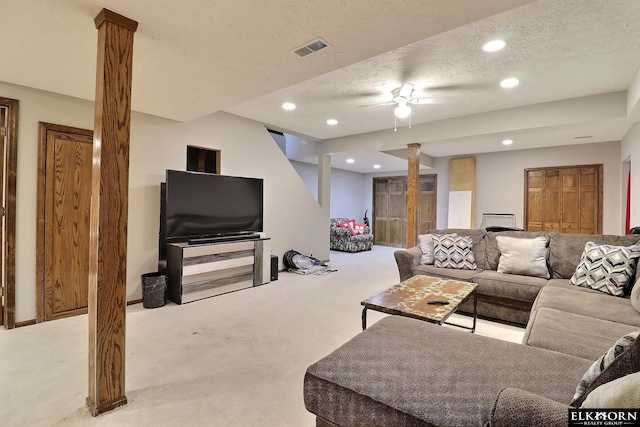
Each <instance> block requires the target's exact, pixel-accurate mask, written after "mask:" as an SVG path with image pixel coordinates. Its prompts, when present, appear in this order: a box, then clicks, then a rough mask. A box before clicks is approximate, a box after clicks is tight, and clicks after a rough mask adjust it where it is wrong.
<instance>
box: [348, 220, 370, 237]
mask: <svg viewBox="0 0 640 427" xmlns="http://www.w3.org/2000/svg"><path fill="white" fill-rule="evenodd" d="M366 227H367V226H366V225H365V224H359V223H357V222H354V224H353V225H352V226H351V228H349V230H350V231H351V235H352V236H355V235H356V234H364V231H365V229H366Z"/></svg>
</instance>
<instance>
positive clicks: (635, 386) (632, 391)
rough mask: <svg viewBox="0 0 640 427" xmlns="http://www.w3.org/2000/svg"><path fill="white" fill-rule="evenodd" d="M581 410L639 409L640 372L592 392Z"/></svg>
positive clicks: (603, 385) (605, 384) (606, 384)
mask: <svg viewBox="0 0 640 427" xmlns="http://www.w3.org/2000/svg"><path fill="white" fill-rule="evenodd" d="M580 407H581V408H640V372H636V373H635V374H629V375H626V376H624V377H621V378H618V379H616V380H613V381H611V382H608V383H604V384H602V385H601V386H599V387H597V388H596V389H595V390H593V391H592V392H591V393H589V395H588V396H587V398H586V399H585V400H584V403H583V404H582V406H580Z"/></svg>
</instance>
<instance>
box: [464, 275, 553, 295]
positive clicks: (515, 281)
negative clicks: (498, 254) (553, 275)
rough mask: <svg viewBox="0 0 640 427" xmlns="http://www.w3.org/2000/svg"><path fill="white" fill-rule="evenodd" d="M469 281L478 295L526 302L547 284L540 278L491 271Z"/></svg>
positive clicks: (475, 276)
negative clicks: (475, 285)
mask: <svg viewBox="0 0 640 427" xmlns="http://www.w3.org/2000/svg"><path fill="white" fill-rule="evenodd" d="M471 281H472V282H473V283H476V284H477V285H478V288H477V290H476V292H477V293H478V295H490V296H494V297H500V298H502V299H514V300H518V301H527V302H533V301H534V300H535V299H536V296H537V295H538V292H540V289H541V288H542V287H543V286H544V285H546V284H547V280H546V279H542V278H540V277H530V276H520V275H516V274H503V273H498V272H497V271H492V270H483V271H481V272H479V273H478V274H475V275H474V276H473V277H472V279H471Z"/></svg>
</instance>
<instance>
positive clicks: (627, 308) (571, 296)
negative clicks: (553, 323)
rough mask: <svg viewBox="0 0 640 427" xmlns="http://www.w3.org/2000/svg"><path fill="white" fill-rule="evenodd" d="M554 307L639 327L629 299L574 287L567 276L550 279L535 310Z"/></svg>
mask: <svg viewBox="0 0 640 427" xmlns="http://www.w3.org/2000/svg"><path fill="white" fill-rule="evenodd" d="M538 307H548V308H554V309H556V310H560V311H566V312H568V313H574V314H580V315H583V316H588V317H592V318H594V319H602V320H608V321H610V322H616V323H622V324H626V325H632V326H635V327H636V329H637V328H639V327H640V315H639V314H638V312H637V311H636V310H635V309H634V308H633V306H632V305H631V301H630V300H629V299H627V298H617V297H614V296H611V295H607V294H604V293H602V292H598V291H594V290H592V289H589V288H581V287H578V286H573V285H571V284H570V283H569V281H568V280H565V279H551V280H549V283H548V284H547V285H546V286H545V287H544V288H542V290H541V291H540V294H539V295H538V298H537V299H536V301H535V303H534V306H533V310H536V309H537V308H538Z"/></svg>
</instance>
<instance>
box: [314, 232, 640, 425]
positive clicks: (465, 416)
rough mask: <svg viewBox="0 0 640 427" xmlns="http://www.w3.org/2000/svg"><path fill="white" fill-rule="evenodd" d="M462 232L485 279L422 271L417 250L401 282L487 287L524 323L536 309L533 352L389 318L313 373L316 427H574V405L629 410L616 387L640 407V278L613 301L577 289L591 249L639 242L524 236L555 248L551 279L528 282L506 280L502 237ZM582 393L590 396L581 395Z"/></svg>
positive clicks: (491, 300) (477, 273)
mask: <svg viewBox="0 0 640 427" xmlns="http://www.w3.org/2000/svg"><path fill="white" fill-rule="evenodd" d="M446 231H447V232H452V230H446ZM455 232H456V233H458V234H463V235H466V236H470V237H472V240H473V247H472V250H473V252H474V255H475V256H476V261H477V263H478V265H477V267H478V268H477V269H476V270H474V271H472V270H466V271H463V270H455V269H438V267H434V266H426V265H421V264H420V262H419V261H418V262H417V263H416V258H417V259H418V260H419V259H420V255H421V251H420V249H419V248H418V249H417V251H419V252H417V251H416V248H412V249H409V250H407V251H404V252H405V253H403V251H398V252H399V253H400V257H398V252H396V260H398V267H399V271H400V276H401V279H402V280H404V279H406V278H407V277H410V275H413V274H428V275H433V276H438V277H450V278H456V279H458V280H469V281H473V282H475V283H478V293H479V295H478V298H479V301H480V299H481V298H482V300H483V302H484V305H483V306H484V308H485V311H484V313H483V314H484V315H485V316H490V317H493V318H497V319H501V320H507V321H510V322H512V321H514V319H516V320H519V321H518V323H523V322H522V321H521V319H522V317H520V316H521V314H517V315H515V316H514V313H520V312H526V314H527V317H528V319H527V321H525V323H526V324H527V327H526V331H525V336H524V340H523V343H522V344H516V343H510V342H503V341H500V340H496V339H493V338H487V337H482V336H478V335H474V334H469V333H468V332H462V331H460V330H458V329H457V328H446V327H442V326H438V325H434V324H430V323H426V322H421V321H418V320H414V319H408V318H404V317H400V316H389V317H386V318H383V319H382V320H381V321H379V322H378V323H376V324H374V325H372V326H370V327H369V328H368V329H367V330H365V331H363V332H362V333H360V334H358V335H357V336H356V337H354V338H353V339H351V340H350V341H349V342H347V343H345V344H344V345H343V346H341V347H340V348H338V349H337V350H335V351H334V352H333V353H331V354H330V355H328V356H327V357H325V358H323V359H322V360H320V361H318V362H317V363H315V364H313V365H311V366H310V367H309V368H308V370H307V373H306V375H305V381H304V399H305V405H306V407H307V409H308V410H309V411H311V412H312V413H314V414H316V419H317V425H318V426H344V427H346V426H352V427H355V426H486V425H491V426H497V427H499V426H514V425H518V426H529V425H531V426H567V425H568V409H569V408H570V407H581V406H582V405H586V406H583V407H598V406H592V405H602V404H603V403H602V402H605V403H606V404H607V406H609V407H616V406H611V405H613V404H620V403H619V402H614V403H612V401H611V399H612V397H611V396H612V392H611V390H613V391H614V392H613V396H615V395H616V393H618V394H621V395H623V396H625V398H626V399H627V402H629V401H632V402H635V403H633V404H635V405H636V406H634V407H639V406H640V392H638V391H637V390H640V373H639V372H640V339H638V333H639V331H640V281H635V280H633V281H631V282H630V283H631V286H628V287H627V292H625V294H624V295H622V296H613V295H607V294H605V293H603V292H601V291H598V290H593V289H590V288H586V287H581V286H576V285H573V284H571V283H570V280H569V279H570V278H571V276H572V275H573V272H574V271H576V268H577V267H578V265H579V264H580V265H581V263H582V252H583V251H584V248H585V244H586V242H588V241H596V242H598V244H599V245H604V244H608V245H612V244H616V243H618V244H619V245H620V246H628V245H634V244H636V243H638V237H640V236H602V235H598V236H588V235H563V234H562V233H549V234H546V233H527V232H514V233H519V234H517V236H520V238H527V239H532V238H535V237H540V236H543V237H546V238H547V239H548V242H549V243H548V247H547V248H546V249H547V250H546V255H545V258H546V262H547V264H548V266H549V276H550V278H549V279H544V278H535V279H539V280H535V281H528V279H527V278H526V276H523V277H511V276H521V275H509V274H503V273H498V272H497V271H496V268H495V266H496V263H497V262H498V260H499V259H500V255H501V253H500V251H499V250H498V249H497V248H498V246H497V244H494V243H497V241H496V240H495V238H496V237H497V236H496V235H491V233H487V232H486V231H484V230H456V231H455ZM465 233H466V234H465ZM507 233H509V232H507ZM500 234H501V233H500ZM514 235H515V234H514ZM506 236H509V235H508V234H507V235H506ZM496 250H497V253H496ZM445 270H448V271H445ZM499 275H503V276H504V277H503V276H499ZM482 288H484V289H482ZM629 290H630V292H629ZM527 307H528V309H527ZM478 308H479V309H480V304H479V305H478ZM605 354H606V357H605V356H603V355H605ZM614 355H615V356H617V357H613V356H614ZM602 360H607V361H608V362H607V363H609V362H610V364H608V366H607V364H605V363H604V362H603V361H602ZM594 366H595V367H601V366H604V369H602V370H601V372H599V373H598V372H597V371H598V369H596V368H594ZM594 369H595V371H594ZM594 372H595V373H594ZM589 375H591V376H590V377H589ZM585 378H586V379H587V380H588V381H587V380H585ZM578 384H582V385H583V386H584V387H583V389H582V394H581V395H575V396H574V394H575V393H576V390H577V387H578ZM629 384H632V386H631V388H630V389H628V387H629ZM625 387H627V388H625ZM630 390H631V391H630ZM576 396H577V397H576ZM629 399H630V400H629ZM633 399H636V400H633ZM627 404H628V403H627ZM600 407H602V406H600ZM617 407H620V406H617Z"/></svg>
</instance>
